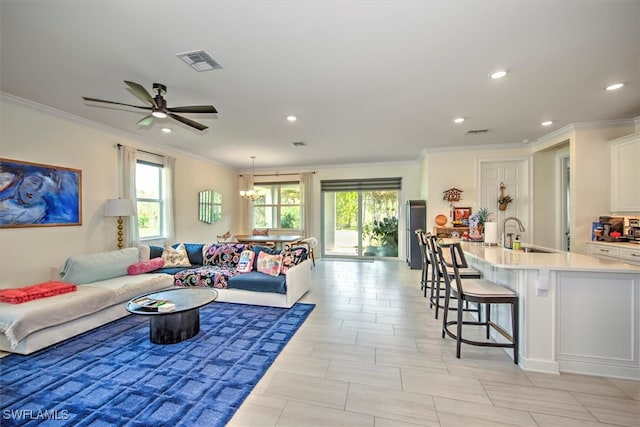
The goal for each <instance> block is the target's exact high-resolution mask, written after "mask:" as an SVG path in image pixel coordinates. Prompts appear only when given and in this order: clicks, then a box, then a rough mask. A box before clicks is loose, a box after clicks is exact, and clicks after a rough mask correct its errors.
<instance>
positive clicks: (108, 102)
mask: <svg viewBox="0 0 640 427" xmlns="http://www.w3.org/2000/svg"><path fill="white" fill-rule="evenodd" d="M82 99H84V100H85V101H90V102H103V103H105V104H115V105H124V106H126V107H133V108H140V109H141V110H150V109H151V107H141V106H139V105H131V104H123V103H122V102H114V101H105V100H104V99H98V98H88V97H86V96H83V97H82Z"/></svg>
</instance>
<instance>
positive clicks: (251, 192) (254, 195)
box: [240, 156, 262, 200]
mask: <svg viewBox="0 0 640 427" xmlns="http://www.w3.org/2000/svg"><path fill="white" fill-rule="evenodd" d="M255 161H256V156H251V175H250V176H249V188H248V189H246V190H240V197H244V198H245V199H249V200H256V199H259V198H260V197H261V196H262V194H261V193H260V192H259V191H257V190H256V189H255V188H254V185H253V177H254V173H255Z"/></svg>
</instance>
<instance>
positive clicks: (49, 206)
mask: <svg viewBox="0 0 640 427" xmlns="http://www.w3.org/2000/svg"><path fill="white" fill-rule="evenodd" d="M81 194H82V171H81V170H79V169H70V168H64V167H59V166H51V165H43V164H37V163H29V162H22V161H17V160H9V159H1V158H0V228H9V227H41V226H59V225H81V224H82V199H81Z"/></svg>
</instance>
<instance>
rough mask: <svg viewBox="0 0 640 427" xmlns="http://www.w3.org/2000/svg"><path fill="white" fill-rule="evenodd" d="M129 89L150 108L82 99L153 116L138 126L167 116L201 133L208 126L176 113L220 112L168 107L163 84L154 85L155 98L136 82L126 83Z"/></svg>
mask: <svg viewBox="0 0 640 427" xmlns="http://www.w3.org/2000/svg"><path fill="white" fill-rule="evenodd" d="M124 82H125V83H126V84H127V86H129V89H131V91H132V92H133V94H134V95H135V96H137V97H138V98H139V99H140V100H142V101H143V102H148V103H149V104H150V105H149V106H139V105H131V104H125V103H122V102H114V101H106V100H104V99H98V98H89V97H85V96H83V97H82V99H84V100H85V101H89V102H101V103H104V104H113V105H123V106H126V107H133V108H139V109H141V110H149V111H151V114H150V115H148V116H146V117H143V118H142V119H140V120H139V121H138V122H137V124H138V126H149V125H151V124H152V123H153V119H154V117H155V118H158V119H164V118H166V117H167V116H168V117H171V118H172V119H174V120H177V121H179V122H181V123H184V124H185V125H187V126H191V127H192V128H194V129H197V130H199V131H203V130H205V129H207V128H208V126H205V125H203V124H202V123H198V122H196V121H194V120H191V119H188V118H186V117H183V116H179V115H178V114H175V113H192V114H218V111H217V110H216V109H215V107H214V106H213V105H189V106H183V107H171V108H170V107H167V101H166V100H165V99H164V96H163V95H164V94H165V93H167V87H166V86H165V85H163V84H161V83H154V84H153V90H154V91H155V92H156V96H155V97H153V96H151V94H150V93H149V92H148V91H147V90H146V89H145V88H144V87H143V86H142V85H140V84H138V83H135V82H130V81H127V80H125V81H124Z"/></svg>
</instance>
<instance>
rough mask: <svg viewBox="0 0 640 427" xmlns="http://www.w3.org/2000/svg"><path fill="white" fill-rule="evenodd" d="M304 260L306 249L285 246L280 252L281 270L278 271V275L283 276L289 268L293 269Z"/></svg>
mask: <svg viewBox="0 0 640 427" xmlns="http://www.w3.org/2000/svg"><path fill="white" fill-rule="evenodd" d="M305 259H307V249H306V248H293V249H292V248H290V247H289V246H288V245H287V246H285V248H284V250H283V251H282V270H281V271H280V274H285V273H286V272H287V271H288V270H289V269H290V268H291V267H295V266H296V265H298V264H300V263H301V262H302V261H304V260H305Z"/></svg>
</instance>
